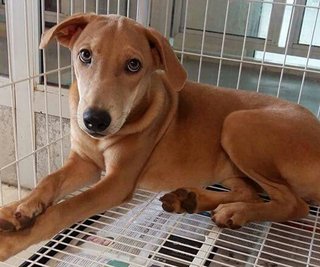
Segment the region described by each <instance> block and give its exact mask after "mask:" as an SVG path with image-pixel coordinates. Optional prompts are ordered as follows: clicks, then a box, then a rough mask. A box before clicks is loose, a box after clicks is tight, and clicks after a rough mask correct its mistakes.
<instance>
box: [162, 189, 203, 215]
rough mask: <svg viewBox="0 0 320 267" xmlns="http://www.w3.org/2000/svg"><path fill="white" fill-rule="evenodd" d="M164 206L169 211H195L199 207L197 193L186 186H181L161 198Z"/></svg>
mask: <svg viewBox="0 0 320 267" xmlns="http://www.w3.org/2000/svg"><path fill="white" fill-rule="evenodd" d="M160 201H161V202H162V208H163V209H164V210H165V211H167V212H176V213H183V212H188V213H194V212H195V211H196V209H197V195H196V193H194V192H192V191H189V190H187V189H184V188H179V189H177V190H175V191H173V192H170V193H167V194H165V195H164V196H162V197H161V198H160Z"/></svg>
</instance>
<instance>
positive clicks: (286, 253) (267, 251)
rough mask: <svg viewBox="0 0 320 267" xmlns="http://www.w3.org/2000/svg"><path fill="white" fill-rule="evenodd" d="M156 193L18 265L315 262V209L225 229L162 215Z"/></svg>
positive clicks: (318, 231) (196, 218) (319, 254)
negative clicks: (295, 217)
mask: <svg viewBox="0 0 320 267" xmlns="http://www.w3.org/2000/svg"><path fill="white" fill-rule="evenodd" d="M216 189H219V188H216ZM159 197H160V194H154V193H151V192H148V191H143V190H138V191H137V192H136V193H135V195H134V197H133V199H132V200H131V201H130V202H129V203H125V204H123V205H122V206H119V207H116V208H113V209H111V210H108V211H106V212H104V213H103V214H99V215H95V216H93V217H91V218H89V219H87V220H85V221H83V222H81V223H78V224H75V225H73V226H72V227H71V228H69V229H66V230H64V231H62V232H60V233H59V234H58V235H56V236H55V237H54V238H52V239H51V240H50V241H49V242H48V243H47V244H46V245H45V246H43V247H42V248H41V249H40V250H39V251H37V252H36V253H35V254H34V255H33V256H32V257H30V258H29V259H27V260H25V262H24V263H23V264H21V265H20V267H29V266H33V267H34V266H36V267H37V266H56V267H66V266H92V267H98V266H114V267H127V266H147V267H149V266H150V267H165V266H177V267H187V266H192V267H193V266H210V267H213V266H231V267H234V266H243V267H249V266H264V267H277V266H288V267H293V266H294V267H295V266H299V267H300V266H301V267H305V266H314V267H318V266H320V220H319V216H320V211H319V207H311V208H310V214H309V216H308V217H307V218H305V219H302V220H299V221H289V222H286V223H270V222H266V223H259V224H258V223H251V224H248V225H246V226H245V227H242V228H241V229H239V230H230V229H219V228H218V227H216V226H215V225H214V224H213V223H212V221H211V219H210V216H209V213H206V212H205V213H202V214H170V213H167V212H165V211H163V210H162V208H161V202H160V201H159Z"/></svg>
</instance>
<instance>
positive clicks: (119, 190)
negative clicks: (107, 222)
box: [0, 172, 135, 261]
mask: <svg viewBox="0 0 320 267" xmlns="http://www.w3.org/2000/svg"><path fill="white" fill-rule="evenodd" d="M123 174H124V173H123V172H121V173H120V174H119V175H116V176H109V177H105V178H102V180H101V181H99V182H98V183H96V184H95V185H94V186H93V187H91V188H89V189H88V190H86V191H85V192H82V193H80V194H79V195H76V196H74V197H72V198H69V199H67V200H65V201H62V202H60V203H58V204H56V205H53V206H50V207H48V209H47V210H46V212H45V213H43V214H41V215H39V216H38V218H37V220H36V221H35V223H34V225H33V226H32V227H30V228H27V229H24V230H21V231H17V232H12V233H5V232H3V233H0V240H1V242H0V260H2V261H3V260H6V259H7V258H9V257H11V256H12V255H14V254H16V253H18V252H19V251H21V250H23V249H25V248H26V247H28V246H30V245H32V244H35V243H38V242H40V241H42V240H45V239H48V238H51V237H52V236H53V235H54V234H56V233H58V232H59V231H60V230H62V229H64V228H66V227H69V226H71V225H72V224H74V223H76V222H78V221H80V220H83V219H85V218H87V217H89V216H91V215H94V214H96V213H100V212H103V211H105V210H106V209H109V208H111V207H114V206H116V205H119V204H120V203H122V202H124V201H126V200H127V199H128V198H129V197H131V194H132V192H133V190H134V187H135V180H134V179H135V178H134V177H131V175H130V174H127V175H123Z"/></svg>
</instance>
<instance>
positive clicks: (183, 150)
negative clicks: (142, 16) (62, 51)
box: [0, 14, 320, 260]
mask: <svg viewBox="0 0 320 267" xmlns="http://www.w3.org/2000/svg"><path fill="white" fill-rule="evenodd" d="M53 38H56V39H57V41H58V42H59V43H60V44H62V45H63V46H66V47H68V48H69V49H70V50H71V54H72V58H73V62H74V71H75V76H76V81H75V82H74V83H73V84H72V85H71V88H70V93H69V98H70V114H71V152H70V156H69V158H68V160H67V161H66V163H65V165H64V166H63V167H62V168H61V169H60V170H58V171H56V172H54V173H52V174H50V175H48V176H47V177H45V178H44V179H43V180H42V181H41V182H40V183H39V184H38V186H37V187H36V188H35V189H34V190H33V191H32V192H31V194H30V195H29V196H27V197H26V198H24V199H22V200H20V201H17V202H15V203H12V204H10V205H7V206H4V207H2V208H1V209H0V230H1V232H0V240H1V243H0V259H1V260H5V259H7V258H8V257H10V256H12V255H14V254H16V253H18V252H19V251H21V250H23V249H25V248H26V247H28V246H30V245H32V244H34V243H37V242H39V241H41V240H44V239H48V238H50V237H52V236H53V235H54V234H56V233H57V232H59V231H60V230H61V229H63V228H66V227H68V226H70V225H72V224H74V223H76V222H78V221H80V220H83V219H85V218H87V217H89V216H91V215H93V214H96V213H100V212H103V211H105V210H106V209H109V208H111V207H114V206H117V205H119V204H121V203H123V202H125V201H128V200H129V199H130V198H131V197H132V194H133V192H134V190H135V189H136V188H144V189H148V190H152V191H167V192H169V193H167V194H165V195H163V196H162V197H161V199H160V200H161V201H162V206H163V208H164V210H166V211H168V212H175V213H183V212H188V213H196V212H200V211H212V220H213V221H214V222H215V223H216V224H217V225H218V226H219V227H228V228H239V227H241V226H243V225H245V224H246V223H248V222H253V221H256V222H260V221H279V222H281V221H286V220H292V219H299V218H302V217H304V216H306V215H307V214H308V210H309V207H308V204H307V202H308V201H313V202H316V203H319V202H320V162H319V161H320V124H319V122H318V120H317V118H316V117H315V116H313V115H312V113H311V112H309V111H308V110H307V109H305V108H303V107H302V106H299V105H297V104H293V103H289V102H287V101H284V100H280V99H277V98H274V97H271V96H266V95H262V94H258V93H252V92H246V91H241V90H226V89H223V88H218V87H214V86H211V85H206V84H200V83H194V82H191V81H188V80H187V74H186V71H185V70H184V68H183V67H182V66H181V64H180V62H179V60H178V59H177V57H176V56H175V54H174V52H173V50H172V49H171V47H170V45H169V43H168V42H167V40H166V39H165V38H164V37H163V36H162V35H161V34H160V33H159V32H157V31H156V30H154V29H149V28H145V27H143V26H141V25H140V24H138V23H137V22H135V21H133V20H131V19H128V18H126V17H122V16H116V15H109V16H98V15H95V14H77V15H74V16H71V17H69V18H67V19H66V20H64V21H63V22H61V23H60V24H58V25H56V26H54V27H53V28H51V29H50V30H48V31H47V32H46V33H44V35H43V37H42V40H41V44H40V48H44V47H45V46H46V45H47V44H48V42H49V41H51V40H52V39H53ZM103 170H105V175H103V176H102V177H101V173H102V171H103ZM214 183H220V184H222V185H224V186H225V187H227V188H229V189H230V191H229V192H214V191H209V190H206V189H204V188H205V187H206V186H208V185H212V184H214ZM89 184H93V185H92V186H91V187H90V188H89V189H88V190H86V191H84V192H82V193H80V194H78V195H76V196H74V197H72V198H68V199H67V200H64V201H60V200H61V199H63V198H64V197H65V196H66V195H67V194H69V193H71V192H73V191H75V190H77V189H79V188H81V187H83V186H86V185H89ZM260 191H264V192H266V193H267V194H268V196H269V198H270V201H268V202H265V201H262V200H261V198H260V197H259V192H260ZM59 201H60V202H59Z"/></svg>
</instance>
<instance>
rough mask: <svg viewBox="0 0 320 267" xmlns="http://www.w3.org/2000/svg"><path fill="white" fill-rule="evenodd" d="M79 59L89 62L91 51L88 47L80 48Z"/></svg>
mask: <svg viewBox="0 0 320 267" xmlns="http://www.w3.org/2000/svg"><path fill="white" fill-rule="evenodd" d="M79 58H80V60H81V61H82V62H83V63H85V64H90V63H91V51H90V50H88V49H81V50H80V52H79Z"/></svg>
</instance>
